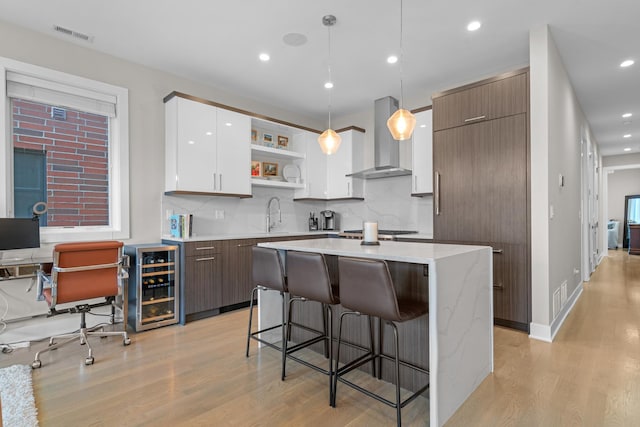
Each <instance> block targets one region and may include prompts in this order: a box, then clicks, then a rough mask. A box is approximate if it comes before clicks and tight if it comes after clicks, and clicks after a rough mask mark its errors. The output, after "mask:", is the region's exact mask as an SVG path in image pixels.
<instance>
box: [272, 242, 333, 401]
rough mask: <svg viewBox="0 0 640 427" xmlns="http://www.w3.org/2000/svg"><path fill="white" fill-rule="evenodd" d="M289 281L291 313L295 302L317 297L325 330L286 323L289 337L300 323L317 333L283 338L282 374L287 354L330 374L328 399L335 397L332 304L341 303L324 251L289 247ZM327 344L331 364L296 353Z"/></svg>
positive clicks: (297, 360) (327, 354) (290, 322)
mask: <svg viewBox="0 0 640 427" xmlns="http://www.w3.org/2000/svg"><path fill="white" fill-rule="evenodd" d="M287 283H288V289H289V295H290V299H289V313H292V308H293V303H295V302H307V301H316V302H319V303H321V304H322V310H323V319H322V324H323V331H318V330H315V329H313V328H310V327H308V326H305V325H301V324H299V323H294V322H292V321H291V320H289V322H288V323H287V338H289V337H290V336H291V335H290V334H291V327H292V326H297V327H300V328H303V329H305V330H307V331H310V332H313V333H315V334H316V336H315V337H313V338H310V339H308V340H306V341H304V342H301V343H299V344H296V345H294V346H293V347H289V346H288V342H287V340H285V341H284V353H285V355H286V357H285V360H284V362H283V375H284V370H285V367H286V358H287V357H288V358H290V359H292V360H295V361H296V362H298V363H301V364H303V365H305V366H307V367H309V368H312V369H315V370H316V371H319V372H322V373H324V374H325V375H329V403H331V402H332V401H333V373H334V367H333V320H332V317H333V316H332V310H331V306H332V305H336V304H339V303H340V298H339V297H338V293H337V291H338V289H337V286H332V285H331V279H330V277H329V271H328V269H327V263H326V260H325V258H324V255H322V254H319V253H311V252H298V251H287ZM321 341H322V342H324V344H325V357H328V358H329V367H328V368H327V369H323V368H321V367H320V366H316V365H314V364H312V363H309V362H307V361H306V360H302V359H300V358H298V357H296V356H294V355H293V354H294V353H295V352H297V351H299V350H302V349H303V348H306V347H309V346H310V345H312V344H315V343H318V342H321Z"/></svg>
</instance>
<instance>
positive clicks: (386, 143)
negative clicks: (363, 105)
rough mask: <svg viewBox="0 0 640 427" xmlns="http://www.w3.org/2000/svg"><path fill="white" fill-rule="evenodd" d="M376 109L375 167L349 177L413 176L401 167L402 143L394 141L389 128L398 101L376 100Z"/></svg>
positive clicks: (374, 135) (409, 171) (374, 136)
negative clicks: (388, 122)
mask: <svg viewBox="0 0 640 427" xmlns="http://www.w3.org/2000/svg"><path fill="white" fill-rule="evenodd" d="M374 109H375V123H374V134H373V148H374V152H373V160H374V167H373V168H371V169H365V170H363V171H360V172H355V173H352V174H350V175H347V176H352V177H354V178H364V179H374V178H387V177H392V176H404V175H411V170H409V169H404V168H401V167H400V145H399V144H400V143H399V142H398V141H396V140H395V139H393V137H392V136H391V132H389V129H388V128H387V120H388V119H389V117H391V115H392V114H393V113H394V112H395V111H396V110H397V109H398V100H397V99H395V98H393V97H391V96H387V97H384V98H380V99H376V101H375V106H374Z"/></svg>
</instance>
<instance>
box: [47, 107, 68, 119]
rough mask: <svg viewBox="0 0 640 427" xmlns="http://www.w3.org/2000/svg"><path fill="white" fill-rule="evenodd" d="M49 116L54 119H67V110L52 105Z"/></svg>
mask: <svg viewBox="0 0 640 427" xmlns="http://www.w3.org/2000/svg"><path fill="white" fill-rule="evenodd" d="M51 118H52V119H55V120H67V110H65V109H64V108H58V107H53V108H52V109H51Z"/></svg>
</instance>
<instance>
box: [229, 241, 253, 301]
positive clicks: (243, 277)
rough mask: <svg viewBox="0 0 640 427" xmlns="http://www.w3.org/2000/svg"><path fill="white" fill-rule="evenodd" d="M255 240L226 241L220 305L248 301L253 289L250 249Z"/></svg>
mask: <svg viewBox="0 0 640 427" xmlns="http://www.w3.org/2000/svg"><path fill="white" fill-rule="evenodd" d="M256 242H257V239H240V240H228V241H227V242H226V250H225V254H224V262H223V268H222V305H223V306H229V305H235V304H241V303H244V302H248V301H249V298H250V296H249V294H250V293H251V289H252V288H253V280H252V277H251V275H252V273H251V263H252V257H251V247H252V246H255V244H256Z"/></svg>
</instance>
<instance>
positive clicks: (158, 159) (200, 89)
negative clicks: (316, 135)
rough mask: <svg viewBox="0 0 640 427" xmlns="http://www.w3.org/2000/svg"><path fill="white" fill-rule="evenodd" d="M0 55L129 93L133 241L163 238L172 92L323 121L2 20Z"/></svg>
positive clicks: (315, 124) (301, 120)
mask: <svg viewBox="0 0 640 427" xmlns="http://www.w3.org/2000/svg"><path fill="white" fill-rule="evenodd" d="M0 56H4V57H7V58H12V59H15V60H18V61H22V62H27V63H30V64H35V65H40V66H43V67H47V68H51V69H54V70H58V71H63V72H66V73H70V74H75V75H78V76H81V77H86V78H90V79H94V80H99V81H102V82H106V83H110V84H113V85H118V86H121V87H125V88H127V89H129V114H130V115H129V123H130V128H129V140H130V168H131V170H130V172H131V174H130V176H131V182H130V198H131V205H130V206H131V240H130V242H157V241H158V240H159V235H160V230H161V224H160V215H159V214H158V213H159V212H160V206H161V196H162V193H163V190H164V189H163V187H164V104H163V102H162V99H163V98H164V97H165V96H166V95H167V94H169V93H170V92H172V91H174V90H177V91H180V92H184V93H188V94H193V95H196V96H199V97H202V98H205V99H210V100H213V101H216V102H219V103H222V104H226V105H232V106H234V107H237V108H241V109H244V110H248V111H252V112H255V113H259V114H263V115H266V116H270V117H277V118H279V119H282V120H285V121H289V122H293V123H297V124H300V125H304V126H308V127H311V128H314V129H321V128H322V126H323V124H322V122H321V121H316V120H312V119H310V118H308V117H304V116H301V115H299V114H296V113H293V112H289V111H284V110H282V109H278V108H276V107H273V106H270V105H267V104H264V103H260V102H257V101H254V100H251V99H247V98H243V97H239V96H236V95H234V94H232V93H229V92H227V91H225V90H224V89H223V88H220V87H217V88H216V87H210V86H204V85H202V84H199V83H195V82H193V81H190V80H187V79H185V78H182V77H179V76H176V75H173V74H169V73H166V72H162V71H158V70H154V69H151V68H148V67H144V66H141V65H138V64H134V63H131V62H127V61H124V60H121V59H118V58H116V57H113V56H109V55H105V54H102V53H99V52H96V51H93V50H90V49H87V48H85V47H83V46H81V45H79V44H74V43H69V42H66V41H61V40H59V39H58V38H56V37H53V36H51V37H50V36H47V35H43V34H40V33H36V32H32V31H29V30H25V29H22V28H20V27H17V26H14V25H11V24H8V23H5V22H3V21H0Z"/></svg>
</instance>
